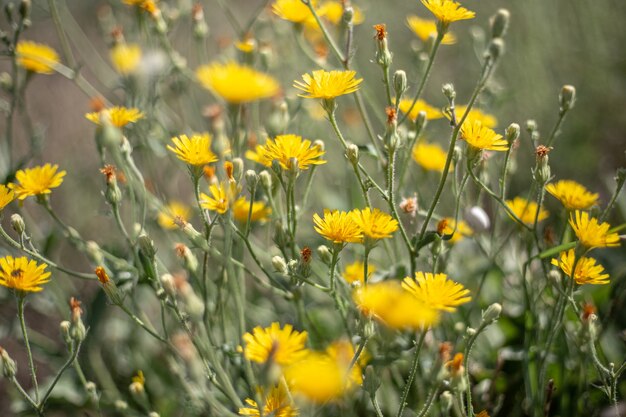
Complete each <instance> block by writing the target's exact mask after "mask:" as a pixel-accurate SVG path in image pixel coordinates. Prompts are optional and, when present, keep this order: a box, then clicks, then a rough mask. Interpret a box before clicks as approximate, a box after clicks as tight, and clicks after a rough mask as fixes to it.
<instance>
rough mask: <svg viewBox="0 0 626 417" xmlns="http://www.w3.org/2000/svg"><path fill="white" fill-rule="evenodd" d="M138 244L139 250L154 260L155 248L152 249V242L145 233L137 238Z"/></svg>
mask: <svg viewBox="0 0 626 417" xmlns="http://www.w3.org/2000/svg"><path fill="white" fill-rule="evenodd" d="M137 243H138V244H139V250H140V251H141V252H142V253H143V254H144V255H145V256H146V257H147V258H149V259H154V256H155V255H156V248H155V247H154V241H153V240H152V239H150V236H148V235H147V234H146V233H145V232H142V233H141V234H140V235H139V237H138V238H137Z"/></svg>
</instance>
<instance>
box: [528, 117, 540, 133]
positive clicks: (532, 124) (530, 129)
mask: <svg viewBox="0 0 626 417" xmlns="http://www.w3.org/2000/svg"><path fill="white" fill-rule="evenodd" d="M536 130H537V122H536V121H535V120H533V119H528V120H526V131H527V132H528V133H531V134H532V133H533V132H534V131H536Z"/></svg>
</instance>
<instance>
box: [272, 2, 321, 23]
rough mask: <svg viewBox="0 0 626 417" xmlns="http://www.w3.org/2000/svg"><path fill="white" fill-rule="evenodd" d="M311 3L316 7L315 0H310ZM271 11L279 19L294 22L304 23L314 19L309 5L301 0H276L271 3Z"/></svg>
mask: <svg viewBox="0 0 626 417" xmlns="http://www.w3.org/2000/svg"><path fill="white" fill-rule="evenodd" d="M311 5H312V6H313V7H317V0H312V1H311ZM272 11H273V12H274V14H275V15H276V16H278V17H280V18H281V19H284V20H288V21H290V22H294V23H305V22H307V21H309V20H311V19H314V17H313V14H312V13H311V10H310V9H309V6H307V5H306V4H304V3H303V2H302V1H301V0H276V1H275V2H274V4H273V5H272ZM318 14H319V12H318ZM316 24H317V23H316Z"/></svg>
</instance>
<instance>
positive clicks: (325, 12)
mask: <svg viewBox="0 0 626 417" xmlns="http://www.w3.org/2000/svg"><path fill="white" fill-rule="evenodd" d="M352 9H353V10H354V15H353V17H352V24H354V25H360V24H361V23H363V21H364V20H365V17H364V16H363V12H362V11H361V9H360V8H359V7H357V6H355V5H352ZM317 14H318V15H320V16H324V18H325V19H326V20H328V21H329V22H330V23H332V24H333V25H338V24H339V23H341V19H342V18H343V5H342V4H341V1H337V0H331V1H326V2H324V3H323V4H322V5H321V6H320V8H319V11H318V12H317Z"/></svg>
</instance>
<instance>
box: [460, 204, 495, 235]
mask: <svg viewBox="0 0 626 417" xmlns="http://www.w3.org/2000/svg"><path fill="white" fill-rule="evenodd" d="M465 221H466V222H467V224H468V225H469V226H470V227H471V228H472V230H474V231H476V232H484V231H486V230H489V228H490V227H491V221H490V220H489V216H488V215H487V213H486V212H485V210H483V209H482V208H481V207H478V206H473V207H470V208H469V209H467V210H466V211H465Z"/></svg>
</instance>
